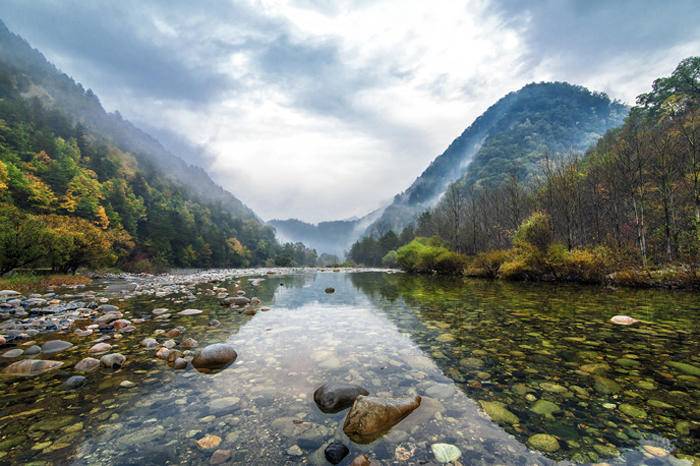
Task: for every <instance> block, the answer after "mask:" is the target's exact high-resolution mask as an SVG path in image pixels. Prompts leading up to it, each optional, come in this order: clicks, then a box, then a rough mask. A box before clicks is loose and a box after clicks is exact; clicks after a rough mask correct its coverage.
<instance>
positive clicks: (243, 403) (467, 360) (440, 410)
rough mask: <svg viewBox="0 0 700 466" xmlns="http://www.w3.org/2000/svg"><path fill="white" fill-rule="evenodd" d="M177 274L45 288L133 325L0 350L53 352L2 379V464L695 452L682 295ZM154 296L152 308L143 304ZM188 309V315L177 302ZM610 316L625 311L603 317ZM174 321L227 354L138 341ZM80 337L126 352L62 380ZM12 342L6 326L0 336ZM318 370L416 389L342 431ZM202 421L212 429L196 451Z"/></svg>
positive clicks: (482, 460) (679, 456)
mask: <svg viewBox="0 0 700 466" xmlns="http://www.w3.org/2000/svg"><path fill="white" fill-rule="evenodd" d="M191 277H192V276H190V277H189V278H186V279H179V281H178V279H177V278H176V279H173V278H172V277H170V278H166V279H150V278H144V277H131V278H130V279H129V280H127V281H123V280H118V279H110V280H107V281H100V282H97V283H95V284H93V285H91V286H90V287H88V288H85V289H81V290H62V291H60V292H61V293H63V294H62V295H59V297H60V298H61V299H63V300H64V301H68V300H70V299H84V300H86V301H87V300H89V299H99V298H101V297H102V298H107V299H109V303H110V304H114V305H117V306H118V307H119V310H120V311H121V312H122V313H123V314H124V317H125V318H127V319H130V320H131V321H132V322H134V326H135V327H136V330H135V331H133V332H131V333H122V334H118V335H115V334H114V333H112V332H104V334H99V333H95V334H92V335H89V336H83V337H81V336H78V335H76V334H75V332H74V331H75V329H76V328H85V327H86V325H88V324H90V323H91V321H90V320H81V319H80V318H78V320H76V321H75V322H72V323H71V320H70V319H68V320H66V321H67V322H68V323H67V324H66V323H65V322H64V325H63V326H65V327H67V328H66V329H65V330H58V331H54V332H43V333H39V334H37V335H35V336H33V337H31V340H33V341H34V342H35V343H36V344H38V345H41V344H42V343H43V342H44V341H46V340H55V339H60V340H63V341H68V342H70V343H72V344H73V345H74V346H72V347H71V348H69V349H66V350H64V351H61V352H59V353H55V354H41V353H40V354H39V355H34V356H24V355H23V356H19V357H17V358H5V357H0V367H6V366H8V365H9V364H10V363H12V362H15V361H17V360H19V359H22V358H28V357H32V358H37V359H52V360H57V361H61V362H63V363H64V364H63V366H61V367H60V368H59V369H57V370H54V371H50V372H47V373H45V374H42V375H38V376H35V377H30V378H16V377H9V376H7V375H6V376H3V377H2V378H1V379H0V387H1V390H0V462H2V463H6V464H18V463H34V464H119V465H126V464H139V465H144V464H159V465H160V464H209V463H210V461H212V455H214V461H216V459H217V458H219V459H221V458H223V459H224V460H225V463H237V464H299V463H301V464H305V463H306V464H328V463H325V459H324V453H323V451H324V449H325V447H326V446H327V445H328V444H329V443H330V442H332V441H334V440H338V441H340V442H342V443H343V444H345V445H346V446H347V447H348V448H349V450H350V454H349V455H347V456H346V457H345V459H344V460H343V462H342V463H341V464H350V462H352V460H353V459H354V458H356V457H357V456H358V455H360V454H366V455H367V457H368V458H370V459H373V460H376V461H377V462H379V464H426V463H428V464H431V463H435V462H436V459H435V456H434V454H433V452H432V449H431V446H432V445H433V444H436V443H447V444H450V445H454V446H456V447H457V448H458V449H459V451H460V452H461V456H460V458H459V460H458V461H459V462H461V463H462V464H523V465H525V464H527V465H530V464H551V463H557V462H562V463H564V464H566V463H602V462H607V463H610V464H648V465H654V464H674V465H681V464H686V465H694V464H698V461H699V460H698V459H697V458H698V457H699V456H700V438H699V437H700V374H699V372H700V329H699V324H698V322H699V320H698V315H699V313H700V299H698V296H697V294H693V293H685V292H669V291H658V290H657V291H639V290H621V289H618V290H613V289H604V288H598V287H583V286H574V285H551V284H513V283H503V282H492V281H482V280H462V279H448V278H440V277H415V276H410V275H406V274H402V273H386V272H359V271H356V272H333V271H315V270H297V271H289V272H284V271H277V273H275V274H267V273H265V271H255V272H252V273H251V275H250V276H247V277H240V276H228V275H227V274H225V273H213V274H211V275H207V274H199V275H198V276H197V275H195V276H194V277H197V278H195V279H193V278H191ZM124 283H129V284H128V285H126V286H122V284H124ZM132 283H133V284H132ZM215 287H216V289H214V288H215ZM224 288H225V289H226V292H224V291H223V289H224ZM327 288H333V289H334V290H335V291H334V292H333V293H327V292H326V289H327ZM240 290H242V291H244V292H245V293H246V296H249V297H252V296H256V297H259V298H260V299H261V301H262V306H265V307H269V310H268V311H259V312H257V313H255V314H254V315H247V314H245V313H241V312H239V311H237V310H234V309H230V308H228V307H225V306H222V305H221V303H220V301H221V297H222V296H223V295H224V293H229V294H231V295H235V294H236V292H237V291H240ZM67 294H72V295H73V296H68V295H67ZM217 295H218V297H217ZM93 307H94V306H93ZM155 308H168V309H169V310H170V312H169V314H170V317H165V318H163V317H162V316H161V317H160V318H156V316H154V314H153V313H152V311H153V309H155ZM186 308H195V309H200V310H202V311H204V312H202V313H201V314H197V315H192V316H178V315H177V312H178V311H181V310H183V309H186ZM250 314H253V313H252V312H250ZM616 314H627V315H631V316H633V317H635V318H637V319H639V320H640V321H641V322H640V323H639V324H637V325H633V326H629V327H622V326H616V325H613V324H611V323H610V322H609V319H610V317H612V316H613V315H616ZM141 319H143V321H141ZM213 319H216V320H218V321H219V322H220V325H218V326H213V325H212V322H211V321H212V320H213ZM69 324H70V326H69ZM58 327H59V328H60V327H61V325H60V324H59V325H58ZM174 327H179V328H180V329H181V330H182V333H181V335H180V336H177V337H174V338H173V340H175V342H176V343H177V344H179V343H180V342H181V341H182V339H184V338H187V337H189V338H194V339H195V340H197V342H198V344H199V347H200V348H201V347H203V346H205V345H208V344H211V343H218V342H228V343H230V344H231V345H232V346H233V347H234V348H235V349H236V351H237V353H238V358H237V359H236V361H235V363H234V364H232V365H231V366H229V367H228V368H226V369H225V370H223V371H220V372H218V373H214V374H211V373H210V374H204V373H200V372H197V371H196V370H194V369H192V368H188V369H185V370H174V369H173V368H171V367H169V366H168V365H167V364H166V363H165V362H164V361H163V360H160V359H158V358H156V357H155V350H154V349H148V348H145V347H144V346H143V345H142V344H141V341H142V340H143V339H144V338H145V337H155V338H156V339H157V340H158V341H159V343H161V344H162V343H164V341H165V340H167V339H168V338H166V337H165V336H164V334H163V333H162V332H163V331H168V330H171V329H173V328H174ZM98 337H102V338H105V337H108V338H107V339H105V342H107V343H109V344H112V345H113V348H112V349H111V351H112V352H119V353H121V354H123V355H124V356H126V358H127V359H126V363H125V365H124V366H123V367H122V368H121V369H119V370H112V369H106V368H101V369H98V370H97V371H95V372H91V373H88V374H86V375H85V376H86V380H85V383H84V384H83V385H81V386H79V387H77V388H69V387H66V385H65V384H64V382H65V381H66V379H68V377H70V376H71V375H75V374H76V371H75V370H74V369H73V366H74V365H75V363H77V362H78V361H80V360H81V359H83V358H84V357H86V356H88V353H87V350H88V348H90V347H91V346H92V345H93V344H95V341H96V339H97V338H98ZM28 346H30V345H28V344H27V339H26V338H25V339H19V338H18V339H15V340H12V341H10V342H9V343H8V344H7V345H5V347H4V348H3V349H0V352H5V351H8V350H10V349H13V348H15V347H16V348H27V347H28ZM97 357H98V358H99V356H97ZM123 381H129V382H132V383H133V384H128V385H133V386H130V387H124V386H123V384H122V382H123ZM324 382H347V383H353V384H358V385H361V386H363V387H364V388H365V389H366V390H368V391H369V392H370V394H371V395H373V396H379V397H385V396H386V397H404V396H414V395H420V396H421V397H422V403H421V406H420V407H419V408H418V409H417V410H416V411H414V412H413V413H412V414H411V415H409V416H408V417H407V418H405V419H404V420H403V421H401V422H400V423H399V424H398V425H396V426H394V427H393V428H392V429H391V430H390V431H389V432H387V433H386V434H385V435H384V436H382V437H381V438H379V439H378V440H375V441H374V442H372V443H370V444H355V443H353V442H352V441H351V440H350V439H349V438H347V437H346V436H345V434H344V433H343V429H342V426H343V420H344V418H345V416H346V414H347V410H346V411H342V412H340V413H337V414H324V413H322V412H321V411H320V410H319V409H318V408H317V407H316V405H315V403H314V400H313V392H314V390H315V389H316V388H317V387H318V386H320V385H321V384H323V383H324ZM492 418H493V419H492ZM536 434H546V435H547V436H548V437H547V438H554V439H556V445H557V449H556V450H554V451H548V452H542V451H538V450H537V449H536V448H535V447H534V444H533V442H532V441H529V439H532V436H533V435H536ZM206 436H216V437H206ZM205 437H206V438H219V439H220V443H218V444H217V445H215V446H212V447H211V448H203V447H202V446H201V445H199V444H198V441H200V440H202V438H205ZM200 443H201V442H200ZM216 450H219V451H218V452H217V453H216V454H215V453H214V452H215V451H216ZM694 462H695V463H694Z"/></svg>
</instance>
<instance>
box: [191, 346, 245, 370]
mask: <svg viewBox="0 0 700 466" xmlns="http://www.w3.org/2000/svg"><path fill="white" fill-rule="evenodd" d="M237 357H238V354H237V353H236V350H234V349H233V346H231V345H229V344H226V343H214V344H213V345H209V346H205V347H204V348H203V349H202V350H201V351H199V352H198V353H197V354H196V355H195V356H194V358H193V359H192V365H193V366H194V368H195V369H197V370H198V371H199V372H211V371H215V370H220V369H224V368H226V367H228V366H229V365H231V364H232V363H233V362H234V361H235V360H236V358H237Z"/></svg>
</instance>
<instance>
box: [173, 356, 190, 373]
mask: <svg viewBox="0 0 700 466" xmlns="http://www.w3.org/2000/svg"><path fill="white" fill-rule="evenodd" d="M173 369H177V370H182V369H187V359H185V358H177V359H175V361H174V362H173Z"/></svg>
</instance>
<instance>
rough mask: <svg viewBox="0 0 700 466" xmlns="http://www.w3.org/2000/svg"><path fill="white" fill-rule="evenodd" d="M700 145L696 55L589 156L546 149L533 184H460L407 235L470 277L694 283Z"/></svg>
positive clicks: (698, 251) (699, 260) (699, 259)
mask: <svg viewBox="0 0 700 466" xmlns="http://www.w3.org/2000/svg"><path fill="white" fill-rule="evenodd" d="M699 138H700V57H691V58H688V59H686V60H683V61H682V62H681V63H680V64H679V65H678V67H677V68H676V70H675V71H674V72H673V74H672V75H671V76H668V77H664V78H659V79H657V80H656V81H655V82H654V83H653V86H652V90H651V91H650V92H648V93H645V94H642V95H640V96H639V97H638V99H637V105H636V106H635V107H634V108H633V109H632V110H631V112H630V114H629V115H628V116H627V117H626V119H625V121H624V124H623V125H622V126H621V127H620V128H616V129H612V130H610V131H608V132H607V133H606V134H605V135H604V136H603V137H602V138H601V139H600V140H599V141H598V142H597V143H596V144H595V146H594V147H593V148H591V149H590V150H589V151H587V152H586V153H585V154H583V155H582V154H578V153H572V154H570V156H569V157H567V158H565V159H560V160H557V159H555V158H553V157H551V156H550V154H549V153H548V151H547V150H546V149H543V152H542V153H541V154H540V155H538V156H536V157H534V158H535V159H537V160H538V164H539V165H538V167H539V168H538V169H537V170H536V171H535V170H533V171H532V176H531V177H530V178H523V177H522V176H518V175H517V174H514V173H508V172H506V173H502V174H501V176H496V177H491V178H489V179H491V180H492V181H491V182H488V183H486V182H478V183H472V184H471V186H470V184H469V181H468V178H465V179H463V180H460V181H459V182H456V183H454V184H452V185H451V186H450V187H449V188H448V189H447V191H446V193H445V195H444V196H443V197H442V199H441V201H440V203H439V204H438V205H437V206H436V207H435V208H433V209H431V210H429V211H426V212H424V213H423V214H421V216H420V217H419V219H418V220H417V222H416V225H415V229H413V228H412V229H411V231H412V232H413V233H412V234H414V235H417V236H420V237H436V238H440V240H441V241H442V242H443V243H442V244H444V245H445V246H447V247H448V248H449V249H450V250H451V251H454V252H456V253H459V254H462V255H463V256H465V263H466V264H467V267H466V270H467V272H468V273H469V274H473V275H481V276H490V277H502V278H509V279H530V280H532V279H552V280H576V281H591V282H602V281H606V280H610V281H613V282H615V283H625V284H631V285H656V284H660V285H665V286H696V285H697V283H698V273H697V267H698V265H699V264H700V147H699V146H698V141H699V140H700V139H699ZM485 167H488V164H487V165H485ZM499 178H500V181H497V179H499ZM485 179H486V178H482V180H485ZM465 180H466V181H465ZM374 241H376V242H377V244H378V243H379V240H374ZM409 246H410V244H409ZM404 247H407V246H404ZM388 252H389V251H383V250H380V251H377V252H376V254H377V255H378V254H382V253H384V254H386V253H388ZM397 252H398V253H400V252H401V249H400V248H399V249H398V251H397ZM406 268H407V269H409V270H410V269H411V267H406ZM434 271H435V269H434Z"/></svg>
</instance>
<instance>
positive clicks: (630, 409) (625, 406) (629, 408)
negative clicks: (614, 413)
mask: <svg viewBox="0 0 700 466" xmlns="http://www.w3.org/2000/svg"><path fill="white" fill-rule="evenodd" d="M620 411H622V412H623V413H625V414H626V415H628V416H630V417H633V418H635V419H646V418H647V412H646V411H644V410H643V409H642V408H640V407H638V406H634V405H631V404H629V403H622V404H621V405H620Z"/></svg>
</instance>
